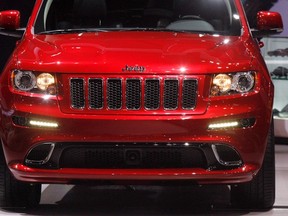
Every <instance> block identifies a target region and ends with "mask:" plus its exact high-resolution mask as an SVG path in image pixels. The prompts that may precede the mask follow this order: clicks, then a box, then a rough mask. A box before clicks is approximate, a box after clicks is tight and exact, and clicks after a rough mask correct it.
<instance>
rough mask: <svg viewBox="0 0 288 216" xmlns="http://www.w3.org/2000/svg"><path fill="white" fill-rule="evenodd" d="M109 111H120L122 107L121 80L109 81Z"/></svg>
mask: <svg viewBox="0 0 288 216" xmlns="http://www.w3.org/2000/svg"><path fill="white" fill-rule="evenodd" d="M107 97H108V98H107V99H108V101H107V102H108V109H112V110H118V109H121V107H122V82H121V79H108V82H107Z"/></svg>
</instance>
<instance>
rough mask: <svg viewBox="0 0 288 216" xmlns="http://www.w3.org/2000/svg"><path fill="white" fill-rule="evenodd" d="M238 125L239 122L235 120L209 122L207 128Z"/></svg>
mask: <svg viewBox="0 0 288 216" xmlns="http://www.w3.org/2000/svg"><path fill="white" fill-rule="evenodd" d="M238 125H239V123H238V122H237V121H233V122H223V123H216V124H210V125H209V126H208V129H220V128H231V127H237V126H238Z"/></svg>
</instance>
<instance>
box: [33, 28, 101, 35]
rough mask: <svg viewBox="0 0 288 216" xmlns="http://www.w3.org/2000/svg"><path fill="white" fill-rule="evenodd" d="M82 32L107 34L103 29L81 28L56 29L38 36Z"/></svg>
mask: <svg viewBox="0 0 288 216" xmlns="http://www.w3.org/2000/svg"><path fill="white" fill-rule="evenodd" d="M83 32H107V30H103V29H89V28H83V29H82V28H81V29H56V30H49V31H43V32H40V33H38V34H71V33H83Z"/></svg>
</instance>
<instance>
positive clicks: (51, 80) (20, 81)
mask: <svg viewBox="0 0 288 216" xmlns="http://www.w3.org/2000/svg"><path fill="white" fill-rule="evenodd" d="M11 79H12V83H13V86H14V88H15V89H16V90H19V91H24V92H30V93H42V94H50V95H55V94H56V82H55V77H54V76H53V75H52V74H50V73H37V72H32V71H20V70H15V71H13V72H12V75H11Z"/></svg>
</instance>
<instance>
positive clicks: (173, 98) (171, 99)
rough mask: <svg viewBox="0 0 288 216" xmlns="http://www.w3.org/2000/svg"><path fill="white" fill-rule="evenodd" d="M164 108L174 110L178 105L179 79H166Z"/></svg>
mask: <svg viewBox="0 0 288 216" xmlns="http://www.w3.org/2000/svg"><path fill="white" fill-rule="evenodd" d="M164 83H165V85H164V109H167V110H174V109H177V107H178V86H179V84H178V80H176V79H173V80H171V79H167V80H165V81H164Z"/></svg>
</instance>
